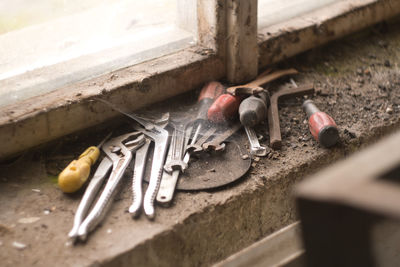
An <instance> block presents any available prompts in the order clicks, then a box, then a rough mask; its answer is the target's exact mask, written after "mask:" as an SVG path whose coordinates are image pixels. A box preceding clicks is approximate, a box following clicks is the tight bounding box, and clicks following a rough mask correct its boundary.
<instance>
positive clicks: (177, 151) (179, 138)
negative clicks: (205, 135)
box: [164, 123, 188, 173]
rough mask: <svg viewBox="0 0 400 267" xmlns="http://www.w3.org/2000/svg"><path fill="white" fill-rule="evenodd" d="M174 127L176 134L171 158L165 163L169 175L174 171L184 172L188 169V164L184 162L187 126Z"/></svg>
mask: <svg viewBox="0 0 400 267" xmlns="http://www.w3.org/2000/svg"><path fill="white" fill-rule="evenodd" d="M171 124H172V123H171ZM173 126H174V132H173V134H172V137H171V144H170V147H169V155H168V156H169V157H167V159H168V160H167V161H166V162H165V165H164V170H165V171H166V172H168V173H172V172H173V171H174V170H179V171H181V172H184V171H185V170H186V169H187V167H188V164H187V163H186V162H184V161H183V156H184V149H185V144H186V143H185V138H186V134H185V133H186V128H187V127H186V125H185V124H173Z"/></svg>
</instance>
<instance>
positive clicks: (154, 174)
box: [129, 114, 169, 219]
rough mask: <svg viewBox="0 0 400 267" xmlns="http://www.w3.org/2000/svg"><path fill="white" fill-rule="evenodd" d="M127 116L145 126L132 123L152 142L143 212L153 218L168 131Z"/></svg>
mask: <svg viewBox="0 0 400 267" xmlns="http://www.w3.org/2000/svg"><path fill="white" fill-rule="evenodd" d="M129 116H130V117H131V118H132V119H134V120H136V121H137V122H138V123H140V124H141V125H143V126H144V127H145V129H143V128H141V127H140V126H138V125H134V128H135V129H136V130H138V131H140V132H142V133H143V134H144V135H146V136H148V137H149V138H150V139H152V140H153V142H154V153H153V160H152V166H151V173H150V179H149V186H148V187H147V190H146V193H145V195H144V200H143V209H144V213H145V214H146V215H147V217H148V218H149V219H154V216H155V213H154V200H155V198H156V195H157V192H158V188H159V186H160V181H161V175H162V170H163V166H164V160H165V155H166V153H167V145H168V140H169V133H168V131H167V130H165V129H163V128H162V127H160V126H158V125H156V124H153V123H151V122H149V121H146V120H144V119H141V118H139V117H137V116H135V115H132V114H130V115H129Z"/></svg>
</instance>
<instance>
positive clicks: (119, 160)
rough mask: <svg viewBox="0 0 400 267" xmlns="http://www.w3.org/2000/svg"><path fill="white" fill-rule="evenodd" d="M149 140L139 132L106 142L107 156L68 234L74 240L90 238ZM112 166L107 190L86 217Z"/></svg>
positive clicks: (84, 197) (84, 196)
mask: <svg viewBox="0 0 400 267" xmlns="http://www.w3.org/2000/svg"><path fill="white" fill-rule="evenodd" d="M145 143H146V138H145V136H144V135H143V134H142V133H141V132H139V131H135V132H131V133H128V134H124V135H121V136H118V137H115V138H113V139H110V140H109V141H107V142H105V143H104V144H103V146H102V150H103V151H104V152H105V154H106V155H105V157H104V158H103V160H102V161H101V163H100V164H99V166H98V168H97V170H96V172H95V174H94V176H93V178H92V180H91V181H90V183H89V185H88V187H87V189H86V191H85V193H84V195H83V197H82V200H81V202H80V204H79V206H78V209H77V211H76V214H75V217H74V225H73V228H72V230H71V231H70V232H69V234H68V236H69V238H70V239H71V240H72V241H73V242H75V241H76V240H77V238H79V239H80V240H82V241H84V240H86V238H87V235H88V233H89V232H90V231H92V230H93V229H94V228H95V227H96V226H97V225H98V224H99V222H100V221H101V220H102V219H103V218H104V215H105V214H106V213H107V210H108V208H109V207H110V206H111V205H110V204H111V201H110V200H111V199H112V198H113V197H114V195H115V192H116V191H117V190H116V188H117V186H118V184H119V182H120V181H121V180H122V176H123V174H124V172H125V170H126V168H127V167H128V166H129V163H130V162H131V161H132V157H133V153H134V152H136V150H138V149H139V148H140V147H141V146H143V145H144V144H145ZM111 167H112V171H111V173H110V175H109V178H108V181H107V184H106V185H105V187H104V190H103V192H102V193H101V195H100V197H99V199H98V200H97V202H96V204H95V205H94V207H93V208H92V210H91V211H90V212H89V214H88V215H87V216H86V214H87V213H88V210H89V208H90V207H91V206H92V202H93V201H94V199H95V197H96V195H97V193H98V191H99V189H100V187H101V185H102V184H103V181H104V180H105V177H106V176H107V174H108V173H109V171H110V169H111ZM85 216H86V217H85Z"/></svg>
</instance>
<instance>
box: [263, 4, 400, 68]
mask: <svg viewBox="0 0 400 267" xmlns="http://www.w3.org/2000/svg"><path fill="white" fill-rule="evenodd" d="M398 14H400V2H399V1H396V0H349V1H341V2H338V3H335V4H331V5H328V6H326V7H323V8H320V9H318V10H315V11H312V12H310V13H308V14H304V15H302V16H299V17H296V18H293V19H291V20H289V21H286V22H283V23H278V24H275V25H272V26H269V27H266V28H263V29H259V31H258V38H259V40H258V44H259V48H260V49H259V67H261V68H262V67H265V66H268V65H270V64H273V63H276V62H278V61H281V60H283V59H286V58H289V57H292V56H294V55H297V54H299V53H301V52H304V51H307V50H309V49H311V48H314V47H316V46H319V45H322V44H325V43H327V42H329V41H332V40H335V39H338V38H341V37H343V36H345V35H347V34H350V33H352V32H355V31H358V30H361V29H363V28H365V27H368V26H371V25H373V24H375V23H378V22H380V21H383V20H386V19H389V18H391V17H393V16H396V15H398Z"/></svg>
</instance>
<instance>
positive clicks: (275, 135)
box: [268, 84, 314, 149]
mask: <svg viewBox="0 0 400 267" xmlns="http://www.w3.org/2000/svg"><path fill="white" fill-rule="evenodd" d="M313 93H314V87H313V85H312V84H305V85H302V86H299V87H297V88H293V86H290V87H287V86H284V87H282V88H281V89H279V90H278V91H277V92H275V93H273V94H272V96H271V97H270V102H271V105H270V107H269V109H268V126H269V137H270V146H271V147H272V148H273V149H280V148H281V147H282V137H281V126H280V123H279V112H278V101H279V99H281V98H286V97H295V96H303V95H306V94H313Z"/></svg>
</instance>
